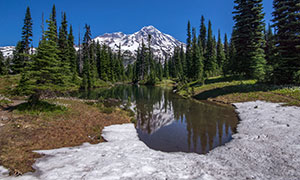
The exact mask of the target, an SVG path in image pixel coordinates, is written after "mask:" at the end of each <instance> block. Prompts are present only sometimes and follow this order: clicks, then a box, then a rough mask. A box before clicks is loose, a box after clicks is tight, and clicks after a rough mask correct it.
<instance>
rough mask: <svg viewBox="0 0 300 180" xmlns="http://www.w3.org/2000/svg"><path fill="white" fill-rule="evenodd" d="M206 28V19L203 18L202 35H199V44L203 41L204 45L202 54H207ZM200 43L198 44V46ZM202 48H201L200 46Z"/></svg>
mask: <svg viewBox="0 0 300 180" xmlns="http://www.w3.org/2000/svg"><path fill="white" fill-rule="evenodd" d="M206 37H207V36H206V26H205V19H204V16H201V26H200V34H199V42H200V41H201V44H202V47H201V48H202V52H203V53H205V51H206ZM199 45H200V43H198V46H199ZM199 47H200V46H199Z"/></svg>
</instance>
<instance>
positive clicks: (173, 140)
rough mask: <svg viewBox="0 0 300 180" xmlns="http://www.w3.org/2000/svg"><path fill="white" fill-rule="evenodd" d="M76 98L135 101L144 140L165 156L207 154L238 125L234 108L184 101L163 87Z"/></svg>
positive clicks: (116, 89) (99, 92) (128, 88)
mask: <svg viewBox="0 0 300 180" xmlns="http://www.w3.org/2000/svg"><path fill="white" fill-rule="evenodd" d="M75 96H77V97H79V98H84V99H99V98H117V99H121V100H122V101H124V102H125V101H128V100H129V101H131V102H132V109H133V110H134V112H135V114H136V119H137V124H136V129H137V132H138V136H139V138H140V140H142V141H143V142H144V143H145V144H146V145H147V146H149V147H150V148H152V149H155V150H160V151H165V152H196V153H200V154H203V153H207V152H208V151H209V150H211V149H213V148H215V147H217V146H220V145H223V144H225V143H226V142H228V141H230V140H231V139H232V134H233V133H234V132H235V129H236V126H237V123H238V118H237V116H236V114H235V113H234V110H233V109H232V108H229V107H223V106H219V105H216V104H212V103H208V102H196V101H194V100H189V99H183V98H181V97H180V96H178V95H176V94H175V93H173V92H172V91H171V90H170V89H166V88H160V87H152V86H129V85H128V86H125V85H120V86H116V87H113V88H111V89H96V90H93V91H91V92H89V93H78V94H76V95H75Z"/></svg>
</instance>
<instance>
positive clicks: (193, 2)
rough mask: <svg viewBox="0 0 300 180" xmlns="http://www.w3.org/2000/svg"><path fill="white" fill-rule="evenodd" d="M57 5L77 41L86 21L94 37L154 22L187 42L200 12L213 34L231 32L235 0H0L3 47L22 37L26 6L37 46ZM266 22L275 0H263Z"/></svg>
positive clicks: (127, 32)
mask: <svg viewBox="0 0 300 180" xmlns="http://www.w3.org/2000/svg"><path fill="white" fill-rule="evenodd" d="M53 4H55V5H56V9H57V15H58V21H60V19H61V18H60V13H61V12H62V11H65V12H66V13H67V19H68V21H69V23H71V24H72V25H73V28H74V31H75V32H74V34H75V37H76V41H77V39H78V32H79V28H80V29H81V33H82V34H83V31H84V29H83V26H84V24H85V23H87V24H90V25H91V30H92V36H93V37H96V36H99V35H102V34H104V33H106V32H118V31H122V32H124V33H126V34H129V33H134V32H136V31H138V30H139V29H141V28H142V27H143V26H147V25H153V26H154V27H156V28H157V29H159V30H160V31H162V32H164V33H167V34H170V35H172V36H174V37H175V38H176V39H178V40H180V41H183V42H185V39H186V24H187V21H188V20H190V21H191V24H192V26H194V27H196V28H197V30H198V29H199V25H200V18H201V15H204V16H205V18H206V20H208V19H210V20H211V21H212V25H213V30H214V33H215V34H216V33H217V30H218V29H221V33H222V35H224V33H228V34H230V33H231V31H232V26H233V20H232V11H233V6H234V3H233V0H209V1H207V0H186V1H183V0H151V1H150V0H148V1H146V0H113V1H110V0H84V1H83V0H0V24H1V28H0V46H7V45H15V44H16V42H17V41H18V40H20V38H21V28H22V26H23V19H24V16H25V10H26V7H27V6H29V7H30V8H31V13H32V18H33V23H34V26H33V29H34V32H33V33H34V38H33V40H34V46H36V45H37V44H38V40H39V38H40V36H41V28H40V26H41V21H42V20H41V19H42V18H41V16H42V13H43V12H44V14H45V18H49V14H50V11H51V8H52V5H53ZM264 11H265V13H266V23H268V22H269V20H270V19H271V13H272V0H264Z"/></svg>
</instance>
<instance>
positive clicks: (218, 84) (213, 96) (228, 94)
mask: <svg viewBox="0 0 300 180" xmlns="http://www.w3.org/2000/svg"><path fill="white" fill-rule="evenodd" d="M178 93H179V94H180V95H181V96H184V97H193V98H195V99H198V100H210V101H215V102H220V103H225V104H231V103H235V102H246V101H256V100H263V101H269V102H283V103H286V104H287V105H296V106H300V88H299V87H292V86H275V85H269V84H262V83H258V82H257V81H256V80H252V79H248V80H247V79H239V78H234V77H228V78H223V77H213V78H209V79H207V80H206V81H205V84H204V85H203V84H200V83H198V82H191V83H189V84H187V85H183V86H181V87H180V90H179V92H178Z"/></svg>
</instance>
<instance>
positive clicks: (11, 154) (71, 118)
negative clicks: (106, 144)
mask: <svg viewBox="0 0 300 180" xmlns="http://www.w3.org/2000/svg"><path fill="white" fill-rule="evenodd" d="M40 105H41V106H40V107H35V108H32V107H30V106H28V104H26V103H23V104H20V105H18V106H16V107H15V108H8V109H2V110H1V109H0V116H6V117H8V119H7V120H5V121H2V122H3V123H4V124H5V125H4V126H2V127H0V164H1V165H3V166H4V167H6V168H8V169H9V170H10V174H11V175H21V174H23V173H26V172H33V171H34V169H33V168H32V165H33V164H34V162H35V160H36V158H39V157H41V155H40V154H37V153H34V152H33V151H34V150H44V149H55V148H61V147H70V146H78V145H81V144H82V143H84V142H90V143H99V142H102V141H104V140H103V139H102V138H101V132H102V129H103V128H104V127H105V126H109V125H112V124H121V123H129V122H130V117H128V116H127V114H126V113H125V112H123V111H121V110H118V109H115V110H114V111H112V112H111V113H110V114H106V113H103V112H101V111H100V110H99V109H98V108H97V107H94V106H91V105H88V104H85V103H84V102H81V101H77V100H67V99H63V100H62V99H60V100H58V99H53V100H48V101H46V102H45V101H44V102H41V104H40ZM66 107H67V108H66ZM11 109H14V110H12V111H11Z"/></svg>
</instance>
